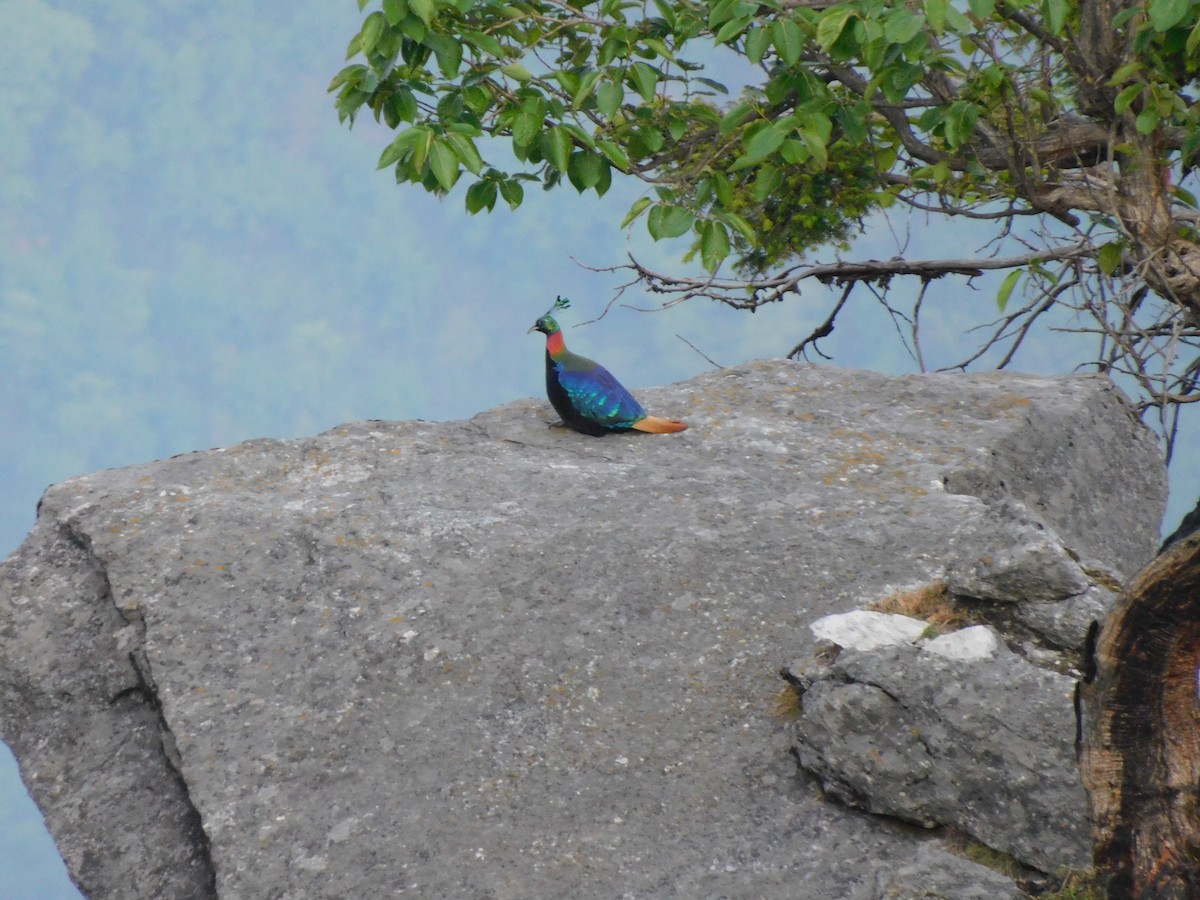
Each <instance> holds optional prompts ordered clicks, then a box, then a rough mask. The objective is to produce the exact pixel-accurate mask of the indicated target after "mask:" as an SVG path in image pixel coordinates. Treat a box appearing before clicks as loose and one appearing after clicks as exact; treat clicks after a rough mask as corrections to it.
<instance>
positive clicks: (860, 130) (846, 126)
mask: <svg viewBox="0 0 1200 900" xmlns="http://www.w3.org/2000/svg"><path fill="white" fill-rule="evenodd" d="M835 117H836V118H837V121H838V124H839V125H841V126H842V132H843V133H844V134H845V135H846V140H847V141H849V142H850V143H852V144H861V143H863V142H864V141H865V140H866V139H867V134H868V132H867V119H866V116H864V115H863V111H862V110H861V109H859V108H857V107H854V106H841V107H838V110H837V112H836V113H835Z"/></svg>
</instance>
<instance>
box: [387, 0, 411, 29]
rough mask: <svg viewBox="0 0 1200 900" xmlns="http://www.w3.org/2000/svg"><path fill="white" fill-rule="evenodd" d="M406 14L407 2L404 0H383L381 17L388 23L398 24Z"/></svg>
mask: <svg viewBox="0 0 1200 900" xmlns="http://www.w3.org/2000/svg"><path fill="white" fill-rule="evenodd" d="M407 15H408V4H407V3H405V2H404V0H383V17H384V18H385V19H387V23H388V24H389V25H399V24H400V23H401V22H403V21H404V17H405V16H407Z"/></svg>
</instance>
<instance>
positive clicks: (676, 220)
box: [646, 203, 696, 241]
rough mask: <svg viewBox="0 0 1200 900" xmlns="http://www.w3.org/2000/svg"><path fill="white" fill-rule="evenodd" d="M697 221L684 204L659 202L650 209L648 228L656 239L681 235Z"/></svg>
mask: <svg viewBox="0 0 1200 900" xmlns="http://www.w3.org/2000/svg"><path fill="white" fill-rule="evenodd" d="M695 221H696V218H695V216H693V215H692V214H691V213H690V212H689V211H688V210H687V209H685V208H684V207H682V206H669V205H666V204H661V203H660V204H658V205H656V206H655V207H654V208H653V209H651V210H650V218H649V219H648V220H647V221H646V228H647V230H648V231H649V232H650V236H651V237H652V238H654V239H655V240H656V241H658V240H662V239H663V238H673V237H679V236H680V235H681V234H684V233H685V232H686V231H687V230H688V229H689V228H691V227H692V223H693V222H695Z"/></svg>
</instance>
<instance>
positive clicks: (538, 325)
mask: <svg viewBox="0 0 1200 900" xmlns="http://www.w3.org/2000/svg"><path fill="white" fill-rule="evenodd" d="M570 305H571V301H570V300H568V299H567V298H566V297H556V298H555V300H554V305H553V306H552V307H550V308H549V309H548V310H546V313H545V315H543V316H542V317H541V318H540V319H538V320H537V321H536V322H534V323H533V327H532V328H530V329H529V331H527V332H525V333H526V334H532V333H533V332H535V331H540V332H541V333H542V334H547V335H549V334H555V333H556V332H557V331H559V327H558V322H556V321H555V320H554V312H555V311H556V310H559V309H566V308H567V307H568V306H570Z"/></svg>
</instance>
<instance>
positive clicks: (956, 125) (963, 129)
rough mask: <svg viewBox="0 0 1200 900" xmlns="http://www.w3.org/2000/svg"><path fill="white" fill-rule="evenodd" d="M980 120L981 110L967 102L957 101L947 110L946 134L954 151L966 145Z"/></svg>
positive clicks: (947, 141)
mask: <svg viewBox="0 0 1200 900" xmlns="http://www.w3.org/2000/svg"><path fill="white" fill-rule="evenodd" d="M978 118H979V108H978V107H976V106H975V104H974V103H970V102H968V101H966V100H956V101H955V102H954V103H951V104H950V108H949V109H947V110H946V118H945V123H944V126H943V127H944V134H945V136H946V143H948V144H949V145H950V147H951V148H952V149H957V148H958V147H961V146H962V145H963V144H965V143H966V142H967V141H968V140H969V139H970V137H971V130H972V129H973V128H974V127H975V122H976V121H977V120H978Z"/></svg>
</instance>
